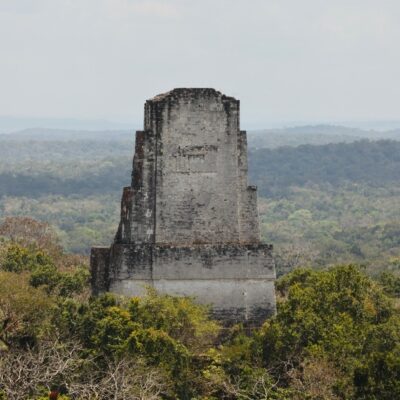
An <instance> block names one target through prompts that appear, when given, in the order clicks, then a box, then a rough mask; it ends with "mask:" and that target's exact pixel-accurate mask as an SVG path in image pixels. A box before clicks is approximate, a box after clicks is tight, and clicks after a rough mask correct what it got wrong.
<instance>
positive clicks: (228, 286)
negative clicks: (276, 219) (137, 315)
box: [91, 89, 275, 325]
mask: <svg viewBox="0 0 400 400" xmlns="http://www.w3.org/2000/svg"><path fill="white" fill-rule="evenodd" d="M91 271H92V288H93V292H94V294H98V293H101V292H105V291H111V292H114V293H118V294H123V295H128V296H134V295H136V296H137V295H139V296H140V295H142V294H143V293H144V291H145V287H146V286H148V285H150V286H153V287H154V288H156V289H157V290H158V291H159V292H161V293H167V294H173V295H183V296H193V297H194V298H195V299H196V300H197V301H198V302H200V303H205V304H210V305H211V310H212V313H213V315H214V316H215V317H217V318H219V319H221V320H223V321H225V322H227V323H233V322H243V323H245V324H247V325H254V324H259V323H260V322H262V321H263V320H264V319H265V318H266V317H267V316H269V315H271V314H273V313H274V312H275V291H274V280H275V267H274V262H273V258H272V246H271V245H268V244H262V243H260V231H259V222H258V211H257V188H256V187H255V186H249V185H248V183H247V140H246V132H244V131H240V128H239V101H238V100H236V99H234V98H233V97H228V96H225V95H223V94H221V93H220V92H218V91H216V90H214V89H174V90H172V91H170V92H168V93H165V94H160V95H158V96H156V97H154V98H153V99H151V100H148V101H146V104H145V116H144V130H143V131H138V132H136V146H135V154H134V157H133V171H132V183H131V185H130V186H128V187H125V188H124V190H123V195H122V201H121V221H120V224H119V227H118V231H117V233H116V236H115V239H114V243H113V244H112V245H111V247H94V248H92V252H91Z"/></svg>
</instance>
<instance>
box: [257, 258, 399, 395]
mask: <svg viewBox="0 0 400 400" xmlns="http://www.w3.org/2000/svg"><path fill="white" fill-rule="evenodd" d="M277 290H278V292H279V293H280V295H281V296H282V300H281V301H280V303H279V307H278V314H277V316H276V317H275V318H274V319H272V320H270V321H268V322H267V323H266V324H265V326H264V327H263V330H262V335H261V343H262V350H263V359H264V363H265V365H275V366H276V368H278V369H280V368H283V365H285V364H286V363H290V364H291V365H293V366H294V367H295V368H296V365H297V366H300V365H302V363H303V362H304V360H307V359H308V358H310V357H311V358H315V357H317V358H321V357H322V359H326V360H328V362H330V363H332V365H333V367H334V368H336V369H338V370H339V371H342V377H341V378H340V379H338V381H336V382H335V387H336V390H337V391H339V392H342V394H343V392H345V391H346V390H345V389H346V388H347V390H350V389H349V387H352V385H353V384H354V387H355V393H356V398H360V399H361V398H363V399H364V398H365V399H375V398H378V397H374V396H376V395H377V394H378V393H379V396H381V397H379V399H390V398H394V397H396V395H399V393H400V392H399V385H398V378H399V365H400V364H399V361H400V359H399V357H398V356H399V353H398V352H399V343H400V341H399V339H400V336H399V335H400V333H399V332H400V330H399V329H398V328H399V323H400V318H399V315H398V314H397V313H396V311H395V309H394V308H393V304H392V303H391V301H390V299H389V298H388V297H386V296H385V294H384V293H383V290H382V288H381V287H379V286H378V285H377V284H376V283H375V282H374V281H372V280H371V279H370V278H368V277H367V276H366V275H365V274H364V273H363V272H362V271H360V270H359V269H358V268H357V267H355V266H353V265H347V266H338V267H335V268H331V269H329V270H324V271H319V272H318V271H313V270H306V269H297V270H295V271H293V272H292V273H290V274H289V275H287V276H285V277H283V278H282V279H281V280H280V281H279V282H278V283H277ZM385 377H387V378H388V379H385ZM389 393H392V395H393V394H394V393H396V395H395V396H394V397H390V396H389ZM357 396H358V397H357ZM363 396H365V397H363Z"/></svg>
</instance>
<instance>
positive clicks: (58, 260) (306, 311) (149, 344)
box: [0, 218, 400, 400]
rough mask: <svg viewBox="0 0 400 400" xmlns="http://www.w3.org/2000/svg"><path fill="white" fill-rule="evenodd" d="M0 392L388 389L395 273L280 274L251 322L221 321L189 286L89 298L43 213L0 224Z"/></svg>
mask: <svg viewBox="0 0 400 400" xmlns="http://www.w3.org/2000/svg"><path fill="white" fill-rule="evenodd" d="M0 235H1V242H0V243H1V244H0V293H1V296H0V398H1V399H6V400H20V399H31V400H45V399H47V398H48V397H47V395H48V393H49V391H51V392H52V393H53V394H55V393H59V394H60V395H61V396H60V397H59V398H60V399H63V400H68V399H114V400H136V399H148V400H149V399H154V400H155V399H193V400H194V399H199V400H200V399H202V400H213V399H215V400H216V399H226V400H234V399H240V400H247V399H253V400H257V399H259V400H261V399H263V400H267V399H276V400H278V399H279V400H285V399H287V400H289V399H291V400H292V399H293V400H320V399H324V400H325V399H327V400H329V399H332V400H333V399H360V400H367V399H368V400H375V399H377V400H378V399H379V400H393V399H396V398H399V397H400V310H399V304H400V303H399V296H400V278H399V277H397V276H395V275H394V274H392V273H387V272H386V273H383V274H381V275H380V276H379V277H378V278H376V279H375V280H373V279H372V278H371V277H369V276H368V275H366V274H365V271H363V269H362V268H360V267H357V266H355V265H338V266H334V267H330V268H327V269H324V270H321V271H317V270H313V269H308V268H297V269H295V270H294V271H292V272H290V273H288V274H286V275H285V276H284V277H282V278H281V279H280V280H278V282H277V285H276V288H277V296H278V310H277V314H276V316H275V317H272V318H271V319H269V320H267V321H266V322H265V324H264V325H263V326H262V327H260V328H252V327H243V326H241V325H235V326H231V327H223V326H221V325H220V324H219V323H218V322H216V321H213V320H211V319H210V318H209V317H208V312H207V308H206V307H203V306H199V305H196V304H195V303H194V302H193V301H192V299H190V298H178V297H171V296H161V295H158V294H157V293H155V292H154V291H152V290H151V289H149V290H148V294H147V296H145V297H142V298H137V297H133V298H121V297H117V296H114V295H111V294H106V295H102V296H100V297H97V298H92V297H90V296H89V288H88V270H87V266H86V265H85V261H86V258H82V257H79V256H74V255H71V254H65V253H64V252H63V250H62V247H61V246H60V243H59V241H58V239H57V236H56V235H55V233H54V232H53V231H52V229H51V228H50V227H49V226H48V225H47V224H45V223H41V222H37V221H34V220H31V219H28V218H25V219H20V218H7V219H6V220H5V221H4V223H3V224H2V225H1V226H0Z"/></svg>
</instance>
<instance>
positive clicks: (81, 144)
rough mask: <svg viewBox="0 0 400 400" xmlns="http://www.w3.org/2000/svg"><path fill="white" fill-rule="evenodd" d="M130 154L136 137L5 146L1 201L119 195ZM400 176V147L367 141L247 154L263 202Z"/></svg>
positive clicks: (1, 149)
mask: <svg viewBox="0 0 400 400" xmlns="http://www.w3.org/2000/svg"><path fill="white" fill-rule="evenodd" d="M0 144H1V141H0ZM132 153H133V137H132V136H131V137H130V138H129V140H128V138H126V140H125V139H124V140H114V141H112V140H110V141H108V142H107V141H105V140H97V141H93V140H81V141H71V142H61V141H58V142H46V141H44V142H41V141H29V140H28V141H21V142H15V141H8V142H3V145H0V197H1V196H6V195H8V196H29V197H39V196H41V195H48V194H61V195H69V194H77V195H89V194H90V193H92V194H94V193H110V192H114V191H118V192H119V191H120V189H121V188H122V187H123V186H126V185H127V184H129V182H130V173H131V164H132ZM399 171H400V141H390V140H381V141H369V140H367V139H363V140H361V141H357V142H353V143H331V144H326V145H319V146H315V145H300V146H297V147H289V146H286V147H279V148H271V149H268V148H259V149H254V148H252V149H250V151H249V173H250V182H251V183H252V184H257V185H258V187H259V192H260V195H263V196H279V195H280V194H282V193H285V191H286V190H287V189H288V188H290V187H291V186H304V185H309V184H317V185H334V186H340V185H343V184H346V183H348V182H359V183H367V184H369V185H373V186H387V185H390V184H391V183H392V182H395V183H399V182H400V174H399Z"/></svg>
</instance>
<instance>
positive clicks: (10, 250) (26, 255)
mask: <svg viewBox="0 0 400 400" xmlns="http://www.w3.org/2000/svg"><path fill="white" fill-rule="evenodd" d="M52 265H53V264H52V260H51V259H50V257H49V256H48V255H46V254H45V253H44V252H43V251H41V250H36V249H34V248H33V249H28V248H24V247H22V246H20V245H18V244H16V243H10V244H9V245H7V246H6V247H5V250H3V256H2V259H1V264H0V268H1V269H2V270H4V271H8V272H16V273H20V272H32V271H34V270H36V269H37V268H49V267H51V266H52Z"/></svg>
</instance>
